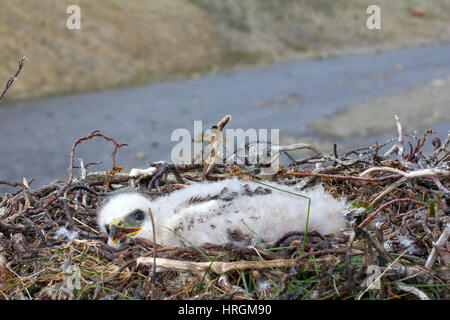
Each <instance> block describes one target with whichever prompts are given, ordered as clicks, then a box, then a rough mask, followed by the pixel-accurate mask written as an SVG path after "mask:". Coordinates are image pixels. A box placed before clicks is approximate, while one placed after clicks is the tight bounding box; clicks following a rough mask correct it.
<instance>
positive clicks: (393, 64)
mask: <svg viewBox="0 0 450 320" xmlns="http://www.w3.org/2000/svg"><path fill="white" fill-rule="evenodd" d="M73 4H75V5H78V6H79V7H80V9H81V29H79V30H69V29H68V28H67V27H66V20H67V19H68V17H69V16H70V14H68V13H66V9H67V7H68V6H69V5H73ZM369 5H378V6H379V7H380V9H381V16H380V18H381V29H380V30H369V29H368V28H367V26H366V21H367V19H368V18H369V16H370V14H368V13H367V12H366V10H367V7H368V6H369ZM449 41H450V1H448V0H433V1H427V0H397V1H388V0H386V1H375V0H373V1H372V0H278V1H271V0H245V1H242V0H126V1H125V0H96V1H88V0H86V1H81V0H78V1H76V0H70V1H66V0H42V1H35V0H0V86H1V89H3V86H4V85H5V84H6V82H7V80H8V79H9V78H10V77H11V75H13V74H14V73H15V72H16V70H17V65H18V61H19V59H20V58H21V57H22V56H26V57H27V58H28V60H27V62H26V64H25V66H24V68H23V70H22V72H21V73H20V75H19V78H18V81H16V82H15V83H14V85H13V86H12V87H11V88H10V90H9V91H8V92H7V94H6V96H5V97H4V98H3V99H2V100H1V101H0V180H2V179H5V180H11V181H17V180H21V179H22V177H26V178H27V179H28V180H31V179H33V178H34V179H35V181H34V182H33V184H32V187H33V188H36V187H39V186H41V185H43V184H46V183H50V182H51V181H53V180H54V179H57V178H62V177H67V168H68V166H69V154H70V149H71V146H72V144H73V142H74V141H75V140H76V139H77V138H79V137H82V136H86V135H88V134H89V133H90V132H92V131H94V130H97V129H98V130H101V132H102V133H104V134H106V135H108V136H111V137H113V138H115V139H116V140H117V141H118V142H119V143H127V144H129V147H124V148H122V149H120V150H119V152H118V155H117V160H118V163H119V164H121V165H124V170H125V171H128V170H129V169H131V168H133V167H146V166H147V165H148V163H149V162H150V161H157V160H170V151H171V149H172V147H173V146H174V144H176V142H172V141H171V133H172V131H173V130H175V129H177V128H186V129H189V130H191V131H192V130H193V121H194V120H203V123H204V126H205V128H204V129H207V128H208V127H209V126H211V125H213V124H215V123H216V122H217V121H218V120H219V119H221V118H222V117H223V116H224V115H225V114H231V115H232V117H233V118H232V120H231V122H230V123H229V124H228V125H227V128H243V129H247V128H257V129H258V128H267V129H271V128H274V129H280V133H281V137H280V140H281V141H280V142H281V143H282V144H287V143H294V142H308V143H314V144H315V145H317V146H318V147H319V148H320V149H322V150H323V151H329V150H331V148H332V143H333V141H336V143H337V145H338V151H343V150H345V149H347V148H351V147H356V146H369V145H370V144H373V143H375V142H379V143H382V142H384V141H385V140H387V139H389V138H391V137H393V136H394V135H395V132H396V129H395V121H394V115H395V114H398V115H399V117H400V120H401V122H402V124H403V125H404V128H405V131H406V132H409V133H412V134H414V131H416V134H417V135H420V136H421V135H422V134H423V133H424V130H425V129H426V128H432V129H434V130H435V131H436V132H437V134H436V136H438V137H440V138H441V139H444V138H445V137H446V136H447V132H448V130H449V128H450V90H449V89H450V43H449ZM429 140H430V141H431V139H429ZM426 147H427V148H428V150H431V149H432V146H431V143H429V141H428V143H427V144H426ZM112 150H113V146H112V144H109V143H107V142H106V141H104V140H102V139H98V140H95V139H94V140H92V141H90V142H85V143H83V144H81V145H80V146H79V148H77V151H76V154H75V159H76V162H77V161H78V160H77V159H78V158H83V159H84V161H85V162H94V161H101V162H102V165H99V166H97V167H96V168H95V169H92V170H96V171H100V170H107V169H109V168H111V165H112V164H111V158H110V154H111V152H112ZM0 188H2V189H0V191H2V190H3V191H8V192H12V191H13V188H11V187H6V186H0Z"/></svg>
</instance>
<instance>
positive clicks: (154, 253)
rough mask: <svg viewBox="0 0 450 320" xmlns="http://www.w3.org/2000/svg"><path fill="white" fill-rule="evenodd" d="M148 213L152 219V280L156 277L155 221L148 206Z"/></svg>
mask: <svg viewBox="0 0 450 320" xmlns="http://www.w3.org/2000/svg"><path fill="white" fill-rule="evenodd" d="M148 213H149V214H150V218H151V220H152V231H153V268H152V280H155V277H156V234H155V221H154V220H153V213H152V210H151V209H150V208H148Z"/></svg>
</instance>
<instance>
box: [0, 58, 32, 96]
mask: <svg viewBox="0 0 450 320" xmlns="http://www.w3.org/2000/svg"><path fill="white" fill-rule="evenodd" d="M26 60H27V57H22V58H21V59H20V60H19V68H18V69H17V71H16V73H15V74H14V75H13V76H12V77H11V78H10V79H9V80H8V82H7V83H6V86H5V89H3V91H2V93H1V94H0V100H1V99H2V98H3V96H4V95H5V94H6V91H8V89H9V88H11V86H12V85H13V83H14V82H15V81H16V80H17V77H18V76H19V73H20V71H22V68H23V66H24V64H25V61H26Z"/></svg>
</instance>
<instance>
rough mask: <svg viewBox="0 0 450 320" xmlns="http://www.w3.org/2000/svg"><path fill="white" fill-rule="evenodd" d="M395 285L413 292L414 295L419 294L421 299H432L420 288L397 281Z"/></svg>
mask: <svg viewBox="0 0 450 320" xmlns="http://www.w3.org/2000/svg"><path fill="white" fill-rule="evenodd" d="M395 285H396V286H397V287H398V288H399V289H400V290H403V291H405V292H408V293H412V294H413V295H415V296H417V297H418V298H419V299H420V300H430V297H428V296H427V295H426V294H425V293H424V292H423V291H422V290H419V289H418V288H415V287H411V286H407V285H405V284H403V283H398V282H397V283H395Z"/></svg>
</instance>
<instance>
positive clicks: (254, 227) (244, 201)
mask: <svg viewBox="0 0 450 320" xmlns="http://www.w3.org/2000/svg"><path fill="white" fill-rule="evenodd" d="M267 184H269V185H271V186H274V187H276V188H279V189H282V190H286V191H290V192H292V193H295V194H301V195H303V196H307V197H309V198H311V208H310V214H309V221H308V230H317V231H318V232H320V233H322V234H331V233H334V234H337V233H339V232H340V230H341V229H342V228H344V227H345V224H346V221H345V218H344V217H343V214H344V213H345V211H346V209H347V205H346V203H345V201H343V200H336V199H334V198H333V197H332V196H331V195H330V194H328V193H327V192H326V191H325V190H324V188H323V187H322V186H318V187H315V188H313V189H309V190H304V191H302V192H301V193H299V192H298V191H296V190H295V189H294V188H293V187H289V186H286V185H279V184H275V183H272V182H270V183H267ZM255 189H257V192H256V194H255ZM249 190H250V192H248V191H249ZM258 190H259V191H258ZM267 190H269V191H267ZM215 196H216V199H210V200H206V199H202V198H206V197H209V198H214V197H215ZM196 199H197V200H196ZM148 208H150V209H151V211H152V214H153V217H154V221H155V228H156V242H157V243H158V244H160V245H163V246H180V245H182V244H183V242H182V241H181V240H182V239H183V238H184V239H186V240H187V241H188V243H186V242H184V243H185V244H187V245H188V244H189V242H190V243H192V244H194V245H199V244H201V243H205V242H211V243H216V244H221V243H226V242H230V241H241V240H244V239H242V238H247V240H248V239H249V238H250V239H253V241H256V240H259V241H263V242H271V241H275V240H277V239H279V238H280V237H281V236H282V235H283V234H285V233H286V232H289V231H304V230H305V226H306V220H307V212H308V200H307V199H305V198H302V197H299V196H296V195H293V194H289V193H286V192H282V191H278V190H275V189H272V188H266V187H264V186H261V185H260V184H258V183H254V182H250V181H246V182H244V181H240V180H238V179H228V180H222V181H218V182H211V183H208V182H202V183H193V184H191V185H189V186H187V187H186V188H184V189H181V190H177V191H174V192H172V193H171V194H169V195H166V196H162V197H159V198H158V199H156V200H153V201H152V200H150V199H149V198H147V197H146V196H144V195H142V194H140V193H137V192H130V193H120V194H117V195H115V196H112V197H111V198H110V199H108V200H106V201H105V203H104V204H103V206H102V207H101V208H100V210H99V213H98V224H99V226H100V228H101V229H102V230H103V231H104V232H106V228H105V225H109V224H110V223H111V221H112V219H114V218H123V217H125V216H126V215H127V214H129V213H130V212H132V211H134V210H136V209H141V210H143V211H144V212H148ZM179 235H180V236H181V237H182V238H180V236H179ZM232 235H234V237H233V236H232ZM135 236H137V237H144V238H147V239H149V240H150V241H152V240H153V233H152V224H151V219H150V217H149V215H148V216H147V217H146V218H145V220H144V222H143V224H142V230H141V231H140V232H139V233H138V234H136V235H135ZM108 242H109V244H112V242H111V239H109V241H108Z"/></svg>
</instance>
